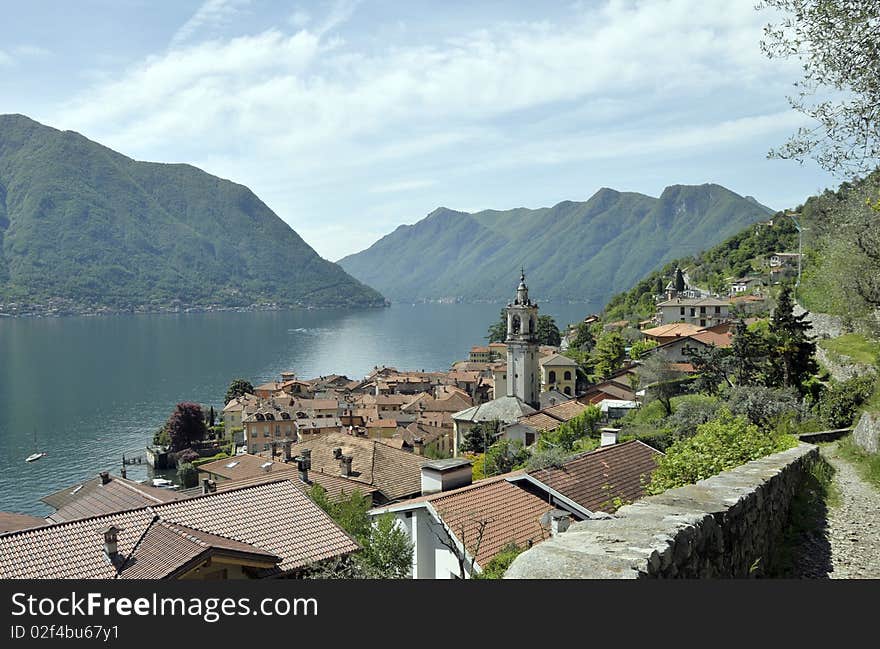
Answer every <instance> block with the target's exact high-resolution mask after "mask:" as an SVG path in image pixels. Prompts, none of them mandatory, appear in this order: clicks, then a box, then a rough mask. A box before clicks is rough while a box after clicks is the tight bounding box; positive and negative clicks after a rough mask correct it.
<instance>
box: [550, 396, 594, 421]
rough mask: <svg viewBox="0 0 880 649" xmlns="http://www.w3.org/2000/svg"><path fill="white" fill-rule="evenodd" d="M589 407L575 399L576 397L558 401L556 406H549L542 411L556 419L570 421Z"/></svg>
mask: <svg viewBox="0 0 880 649" xmlns="http://www.w3.org/2000/svg"><path fill="white" fill-rule="evenodd" d="M586 409H587V406H585V405H584V404H582V403H580V402H578V401H575V400H574V399H572V400H570V401H563V402H562V403H557V404H556V405H555V406H549V407H547V408H544V410H543V411H542V412H545V413H547V414H548V415H550V416H551V417H554V418H556V419H561V420H562V421H569V420H571V419H574V418H575V417H577V416H578V415H579V414H581V413H582V412H583V411H584V410H586Z"/></svg>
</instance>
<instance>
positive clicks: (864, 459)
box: [837, 435, 880, 489]
mask: <svg viewBox="0 0 880 649" xmlns="http://www.w3.org/2000/svg"><path fill="white" fill-rule="evenodd" d="M837 453H838V455H840V457H842V458H843V459H844V460H846V461H847V462H849V463H850V464H852V465H853V466H854V467H855V469H856V472H858V474H859V475H860V476H861V477H862V479H863V480H865V481H866V482H868V483H870V484H871V485H873V486H874V487H876V488H877V489H880V453H866V452H865V451H863V450H862V449H861V448H859V447H858V446H856V444H855V442H853V440H852V435H847V436H846V437H844V438H843V439H842V440H840V442H838V444H837Z"/></svg>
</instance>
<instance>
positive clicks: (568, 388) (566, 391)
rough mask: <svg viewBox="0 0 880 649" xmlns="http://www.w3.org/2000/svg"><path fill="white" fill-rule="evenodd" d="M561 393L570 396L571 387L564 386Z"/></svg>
mask: <svg viewBox="0 0 880 649" xmlns="http://www.w3.org/2000/svg"><path fill="white" fill-rule="evenodd" d="M563 392H565V394H567V395H568V396H571V387H569V386H567V385H566V386H565V389H564V390H563Z"/></svg>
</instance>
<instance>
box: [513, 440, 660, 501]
mask: <svg viewBox="0 0 880 649" xmlns="http://www.w3.org/2000/svg"><path fill="white" fill-rule="evenodd" d="M661 455H662V453H660V451H657V450H655V449H653V448H651V447H650V446H648V445H647V444H644V443H642V442H639V441H636V440H633V441H629V442H623V443H622V444H613V445H611V446H605V447H602V448H598V449H596V450H595V451H590V452H589V453H584V454H583V455H579V456H577V457H575V458H573V459H571V460H568V461H567V462H565V463H564V464H563V465H562V466H561V467H550V468H546V469H540V470H538V471H531V472H529V475H530V476H531V477H533V478H535V479H536V480H538V481H539V482H542V483H543V484H545V485H547V486H548V487H550V488H551V489H554V490H556V491H558V492H559V493H561V494H562V495H563V496H565V497H567V498H570V499H571V500H573V501H574V502H576V503H577V504H578V505H580V506H581V507H584V508H586V509H588V510H590V511H607V512H611V511H614V509H616V508H615V507H614V505H613V503H612V501H613V500H614V499H615V498H620V499H622V500H623V501H625V502H632V501H634V500H637V499H638V498H641V497H642V496H644V495H645V489H644V484H643V482H644V480H646V479H648V478H649V477H650V474H651V472H652V471H653V470H654V468H655V466H656V459H657V458H659V457H660V456H661Z"/></svg>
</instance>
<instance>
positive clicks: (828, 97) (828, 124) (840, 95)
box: [758, 0, 880, 175]
mask: <svg viewBox="0 0 880 649" xmlns="http://www.w3.org/2000/svg"><path fill="white" fill-rule="evenodd" d="M758 7H759V8H771V9H774V10H777V11H778V12H779V13H780V14H781V16H782V19H781V21H780V22H778V23H771V24H768V25H767V26H766V27H765V28H764V39H763V41H762V42H761V49H762V50H763V51H764V53H765V54H766V55H767V56H768V57H769V58H771V59H772V58H792V57H794V58H797V59H798V60H799V62H800V63H801V67H802V69H803V75H804V76H803V80H801V81H799V82H797V83H795V88H796V89H797V94H796V95H795V96H792V97H789V98H788V100H789V103H790V104H791V106H792V107H793V108H794V109H795V110H797V111H799V112H801V113H803V114H805V115H807V116H808V117H810V118H812V119H813V120H814V121H815V125H813V126H809V127H806V126H805V127H801V128H800V129H798V131H797V133H795V134H794V135H793V136H792V137H791V138H790V139H789V140H788V142H786V143H785V144H784V145H783V146H781V147H779V148H778V149H774V150H771V152H770V156H771V157H777V158H783V159H794V160H798V161H800V162H803V161H804V160H805V159H806V158H807V157H812V158H813V159H814V160H815V161H816V162H818V163H819V165H820V166H822V167H823V168H824V169H826V170H828V171H831V172H833V173H842V174H846V175H855V174H860V173H865V172H867V171H870V170H872V169H873V168H874V167H876V165H877V162H878V160H880V74H878V73H877V61H880V37H878V34H880V3H878V2H876V1H875V0H849V1H846V2H834V1H829V0H763V2H762V3H761V4H759V5H758ZM814 98H818V99H816V100H815V101H814Z"/></svg>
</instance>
